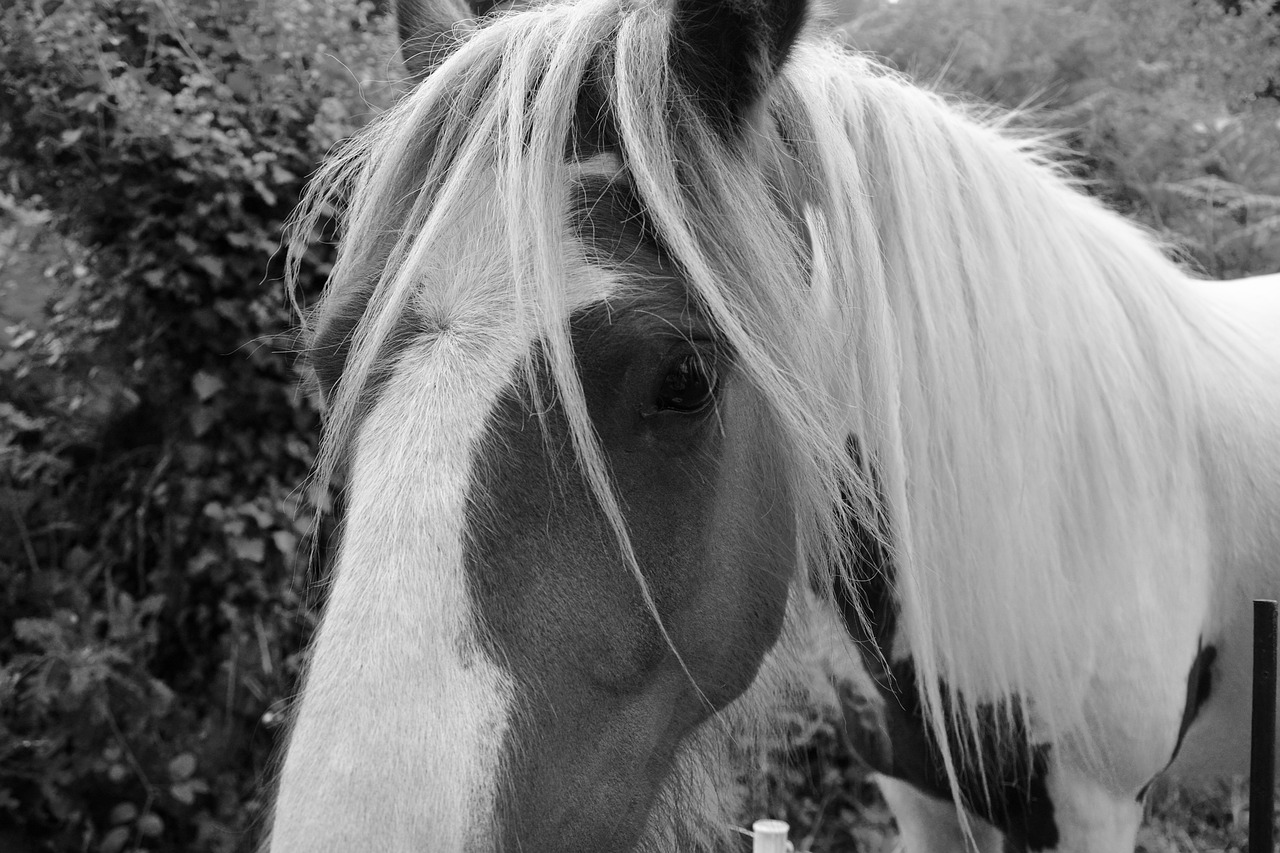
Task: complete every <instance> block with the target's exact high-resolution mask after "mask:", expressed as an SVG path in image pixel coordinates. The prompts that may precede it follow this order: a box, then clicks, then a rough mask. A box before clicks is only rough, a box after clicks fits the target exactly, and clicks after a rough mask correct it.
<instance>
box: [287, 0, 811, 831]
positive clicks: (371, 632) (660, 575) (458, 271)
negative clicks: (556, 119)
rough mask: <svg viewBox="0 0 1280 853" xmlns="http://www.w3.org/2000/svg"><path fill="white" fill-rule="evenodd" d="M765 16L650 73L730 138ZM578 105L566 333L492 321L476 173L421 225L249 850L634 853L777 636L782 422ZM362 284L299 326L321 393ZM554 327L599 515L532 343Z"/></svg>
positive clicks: (682, 43)
mask: <svg viewBox="0 0 1280 853" xmlns="http://www.w3.org/2000/svg"><path fill="white" fill-rule="evenodd" d="M789 8H792V11H793V12H794V15H793V17H795V18H796V20H794V21H790V23H788V21H787V20H784V18H786V16H785V15H781V16H779V15H773V16H772V17H768V18H767V20H765V19H761V20H757V19H756V18H755V17H752V15H750V14H745V13H743V12H742V11H741V10H739V9H736V7H735V8H729V7H725V9H724V10H721V8H720V7H719V5H718V4H715V3H711V4H705V5H704V4H698V3H685V4H683V5H682V6H681V8H680V9H678V10H677V11H676V17H677V27H676V31H675V32H673V35H672V44H673V45H675V46H677V47H678V50H676V51H675V55H673V57H672V61H673V63H675V64H676V69H675V70H676V71H677V73H678V75H680V76H682V77H684V78H685V79H686V80H687V81H689V88H692V89H695V90H698V91H694V92H692V93H691V94H692V95H693V96H694V98H695V99H696V100H698V101H699V102H704V103H706V104H708V123H709V124H710V125H712V126H713V127H714V129H715V131H716V132H717V133H721V134H723V136H724V138H725V139H726V140H728V141H730V142H731V143H732V142H733V141H734V140H735V138H736V137H737V136H738V135H739V134H741V133H743V132H744V128H745V127H746V126H747V124H748V123H749V121H750V120H751V116H750V115H748V113H750V112H751V110H752V109H754V107H755V105H756V101H758V99H759V97H760V96H761V94H762V92H763V90H764V88H765V83H766V82H767V81H765V80H762V79H758V78H759V75H761V74H763V73H765V71H766V70H768V68H769V67H770V66H769V65H768V63H776V62H780V61H781V57H782V56H783V55H785V52H786V46H787V44H788V43H789V39H790V38H791V37H792V36H793V35H794V31H795V28H796V26H798V16H799V14H800V8H799V7H798V6H796V5H795V4H791V7H789ZM720 11H725V14H727V15H728V16H729V18H728V19H726V20H720V19H719V18H718V17H717V16H718V14H719V12H720ZM775 11H776V10H775ZM511 23H512V25H513V29H514V23H515V22H514V20H513V21H512V22H511ZM722 24H723V26H722ZM735 27H736V28H737V29H739V30H741V31H742V32H741V35H742V36H743V38H741V39H733V38H726V36H725V33H726V32H727V31H728V30H731V29H733V28H735ZM681 28H683V31H682V30H681ZM748 36H750V38H748ZM762 40H764V42H767V44H765V43H764V42H762ZM698 45H703V46H705V50H703V51H702V52H701V53H698V55H697V56H694V55H692V54H689V55H686V54H682V53H681V52H680V51H694V52H695V53H697V50H696V48H697V46H698ZM734 45H737V47H736V48H734V47H733V46H734ZM735 50H738V51H742V52H743V55H742V56H737V55H736V54H735ZM748 54H749V56H748ZM761 57H764V60H761V59H760V58H761ZM695 60H698V61H695ZM704 60H705V61H704ZM699 62H701V64H699ZM716 69H719V70H718V71H717V73H716V74H712V73H711V72H712V71H716ZM424 70H425V69H424ZM695 75H700V76H697V79H696V82H697V83H698V84H699V85H697V86H695V85H693V83H694V78H695ZM701 84H705V86H703V85H701ZM589 86H590V84H589V83H586V82H584V91H583V92H582V93H580V99H581V100H582V102H583V103H584V104H593V105H595V107H594V108H593V109H591V110H590V111H589V112H590V113H591V114H590V115H589V116H588V117H587V118H588V119H589V120H588V121H586V122H580V124H582V126H581V127H579V128H577V130H576V131H575V132H576V133H578V134H580V135H581V136H582V138H580V139H571V140H566V143H567V144H566V146H565V150H567V151H571V152H575V154H574V155H572V156H571V158H570V159H573V160H576V161H580V162H575V163H574V164H573V165H574V167H575V169H574V174H575V175H577V176H578V178H577V183H576V184H575V187H574V188H572V191H571V192H570V196H571V197H572V199H573V201H572V202H571V205H570V207H571V209H570V210H568V211H566V213H567V215H568V217H569V221H570V222H571V225H572V227H571V228H570V229H569V230H570V231H571V240H572V242H573V245H572V246H566V247H565V256H566V257H568V258H573V259H574V260H571V261H569V262H567V268H566V274H567V278H566V280H565V281H564V282H563V283H562V285H561V286H562V287H563V288H564V291H565V292H564V294H562V296H563V299H562V302H563V304H565V305H566V306H567V307H566V309H565V310H566V312H567V313H566V315H565V316H563V317H560V318H558V319H556V318H546V317H541V315H540V317H541V319H537V320H534V319H531V318H530V317H529V316H526V315H524V313H523V312H522V311H521V307H520V305H519V304H518V302H517V301H515V300H513V298H512V296H511V292H512V291H511V288H510V286H509V285H510V276H511V267H510V264H509V263H508V262H507V259H506V258H503V257H501V256H500V253H498V252H495V251H494V247H495V246H503V245H508V243H506V239H507V236H508V235H505V234H502V233H495V231H494V228H493V225H492V223H494V222H495V221H498V222H501V221H505V219H504V216H505V211H504V209H503V204H504V202H503V199H502V197H501V193H500V191H499V186H498V185H497V184H496V183H493V182H490V183H488V184H486V183H485V182H484V181H483V180H481V181H480V182H479V183H477V184H476V186H475V187H473V188H470V189H471V190H473V191H468V192H465V193H463V195H465V196H466V203H465V204H460V205H458V206H457V207H456V210H455V211H454V213H455V214H456V215H451V216H449V217H444V218H442V220H441V221H442V222H445V223H446V224H444V225H441V226H439V231H438V233H437V232H431V233H432V234H433V235H434V236H433V237H432V242H431V247H432V253H433V256H432V257H431V258H430V259H429V260H427V261H425V262H423V263H421V264H420V266H421V268H420V269H418V268H414V269H413V275H414V279H415V282H414V291H413V292H414V296H413V297H412V298H411V299H410V300H409V302H408V304H407V306H406V308H405V312H404V314H405V316H403V317H401V318H400V319H399V320H397V321H396V323H395V325H396V330H395V331H394V332H392V333H390V334H389V335H388V336H387V338H386V341H387V343H386V345H384V346H381V348H380V349H378V351H377V364H376V366H375V367H373V368H371V372H370V373H369V377H370V378H369V379H368V380H367V382H366V384H367V385H369V386H370V387H369V388H366V389H365V390H363V391H362V392H361V393H362V394H363V396H362V403H361V407H360V409H361V411H362V413H363V414H362V415H361V416H360V417H359V419H358V423H357V426H356V427H355V429H354V431H353V433H352V435H353V438H352V440H351V442H350V446H351V450H350V454H349V487H348V510H347V518H346V522H345V532H344V538H343V543H342V550H341V553H340V554H339V557H338V564H337V567H336V569H335V571H334V578H333V581H332V587H331V590H330V596H329V602H328V605H327V609H326V613H325V616H324V620H323V622H322V625H321V627H320V629H319V631H318V632H317V636H316V639H315V642H314V645H313V648H312V657H311V668H310V671H309V673H308V678H307V682H306V686H305V690H304V693H303V695H302V698H301V702H300V704H299V708H298V711H297V715H296V722H295V728H294V732H293V735H292V740H291V743H290V746H289V750H288V753H287V756H286V759H285V762H284V765H283V769H282V773H281V781H280V793H279V797H278V801H277V804H276V819H275V825H274V828H273V837H272V849H274V850H293V849H298V850H308V851H314V850H348V849H388V850H390V849H405V850H409V849H429V850H435V849H440V850H467V851H473V850H474V851H481V850H496V849H512V850H520V849H525V850H543V849H557V850H565V851H573V850H581V851H598V850H627V849H634V848H637V847H641V848H645V849H648V848H649V847H650V846H651V845H649V844H646V843H645V839H646V838H649V840H650V841H652V838H653V837H652V833H653V832H655V830H654V828H653V824H652V821H650V812H651V810H652V808H653V806H654V802H655V800H656V798H657V797H658V796H659V795H660V794H661V793H663V790H662V789H663V786H664V785H667V784H669V777H670V775H671V772H672V767H673V764H674V763H675V762H676V761H677V756H678V754H679V753H680V751H681V750H682V749H684V748H685V747H687V745H688V744H689V742H690V741H691V739H692V736H693V734H694V733H695V730H696V729H697V728H698V727H699V725H700V724H702V723H705V722H706V721H707V720H708V718H709V717H711V716H712V715H713V714H715V713H716V712H717V711H719V710H721V709H723V708H724V707H725V706H726V705H727V704H729V703H730V702H731V701H733V700H734V699H735V698H736V697H738V696H739V695H740V694H741V693H742V692H743V691H744V690H745V689H746V688H747V687H748V686H749V685H750V684H751V683H752V681H753V680H754V679H755V678H756V675H757V671H758V669H759V667H760V665H761V661H762V659H763V657H764V655H765V653H766V652H767V651H768V650H769V649H770V648H771V647H772V645H773V644H774V642H775V641H776V639H777V637H778V633H779V630H780V628H781V624H782V621H783V614H784V612H785V610H786V606H787V598H788V589H789V586H790V583H791V579H792V577H793V576H794V574H795V563H796V532H795V529H794V517H795V508H794V506H793V504H792V501H791V498H790V495H789V493H788V489H787V485H786V482H787V481H786V476H785V475H786V471H785V470H784V469H785V465H784V463H783V454H782V453H781V452H780V450H779V448H780V447H781V442H780V433H779V430H778V428H777V426H776V424H775V423H774V421H773V418H772V416H771V414H770V410H769V407H768V406H767V405H766V404H765V401H764V400H763V399H762V395H761V394H759V393H758V392H757V391H756V390H755V389H754V388H753V386H752V384H751V383H750V382H749V381H747V378H746V377H745V375H744V374H743V373H742V372H741V371H739V370H738V369H737V364H736V358H735V353H734V352H733V350H732V347H730V346H728V345H727V344H726V343H725V341H724V340H723V339H722V337H721V335H720V334H719V330H717V329H716V328H715V324H714V323H713V322H712V320H711V319H710V317H709V315H708V313H707V312H706V311H704V310H703V307H702V306H701V305H700V304H699V302H698V300H697V298H696V297H695V296H694V295H693V294H692V293H691V291H690V290H689V289H688V288H686V285H685V282H684V280H683V279H682V277H681V275H680V272H679V269H678V265H677V264H676V263H675V262H674V261H673V260H672V259H671V258H670V257H669V256H668V254H667V252H665V251H664V249H663V247H662V245H661V240H660V238H659V236H658V235H657V231H656V229H655V228H654V227H652V225H651V224H650V223H649V222H648V219H647V217H646V215H645V209H644V204H643V201H642V199H641V198H640V197H639V195H638V194H637V192H636V191H635V190H634V189H633V188H632V184H631V181H630V179H629V178H628V176H627V174H626V173H625V170H623V169H622V168H621V164H622V163H624V162H625V152H622V151H619V150H616V149H615V148H613V147H612V146H613V145H614V144H616V141H617V139H618V138H619V136H618V134H617V133H616V132H613V130H612V129H610V128H607V127H606V128H605V130H606V132H601V128H602V126H604V125H608V123H609V122H608V120H607V117H605V116H602V113H601V111H600V109H599V108H598V107H599V105H601V104H603V102H604V100H603V95H602V93H600V92H593V91H588V89H589ZM721 102H723V103H721ZM712 104H720V106H719V107H716V108H715V109H711V108H710V106H711V105H712ZM588 125H589V127H588ZM583 152H585V154H584V153H583ZM602 163H603V164H606V165H608V166H609V167H608V168H605V169H603V170H597V169H596V168H595V167H596V166H599V165H600V164H602ZM597 173H598V175H599V176H598V177H593V175H597ZM397 227H398V226H396V225H394V224H387V225H384V226H379V227H374V228H373V229H372V232H371V237H370V240H371V241H372V243H371V244H376V241H377V240H380V239H384V237H385V235H386V234H388V233H391V232H392V231H394V230H395V229H396V228H397ZM348 239H351V238H350V237H348ZM368 257H370V258H371V259H372V261H371V262H372V263H375V264H376V262H377V258H376V252H374V253H373V254H370V255H368ZM371 276H372V278H375V279H376V278H377V275H376V272H374V271H372V270H356V271H355V273H354V274H352V275H351V280H352V282H353V283H354V284H353V286H352V287H351V288H350V292H349V293H347V294H346V295H345V296H344V295H343V294H342V293H341V292H337V293H336V295H335V296H331V297H329V302H328V303H327V305H326V307H325V310H324V312H323V315H322V323H321V328H320V333H319V336H318V338H317V340H315V341H314V342H313V344H314V346H313V350H314V352H315V353H316V354H317V365H316V367H317V373H318V375H319V376H320V378H321V382H322V384H323V385H325V386H328V388H329V391H330V392H332V390H333V389H332V384H333V383H334V382H335V381H336V378H337V377H339V376H341V375H342V374H343V373H344V371H346V370H348V369H350V366H349V365H348V364H347V361H348V350H349V349H350V348H351V344H350V342H351V341H352V340H353V339H359V334H357V330H358V329H359V328H361V327H363V328H367V327H368V324H367V323H366V322H365V321H364V320H362V316H363V315H364V314H366V313H367V312H369V311H373V310H377V309H375V308H370V307H369V305H370V304H371V303H372V300H371V299H370V294H369V292H368V291H367V290H366V289H364V287H363V285H361V284H360V282H362V281H367V280H369V279H370V277H371ZM566 321H567V323H568V327H569V330H570V333H569V337H568V345H569V347H568V348H569V350H571V354H572V355H571V359H570V361H571V366H570V368H569V369H570V370H571V371H572V373H573V374H574V375H575V377H576V383H575V384H576V385H579V386H580V387H581V390H582V396H581V402H582V404H583V406H584V408H585V411H584V412H583V411H579V410H574V411H577V412H578V414H579V415H585V419H586V422H587V424H588V425H589V432H591V433H592V434H593V435H594V438H595V441H596V445H597V446H598V449H599V457H600V460H601V461H602V463H603V466H602V467H603V469H604V471H605V472H606V474H607V480H608V483H609V491H608V494H612V495H613V499H614V501H615V502H616V503H615V504H614V505H615V506H616V507H617V510H616V511H615V512H614V514H613V516H612V518H611V516H610V510H608V509H607V508H606V507H607V506H608V505H609V501H608V500H605V499H604V498H603V494H602V492H601V491H600V490H599V488H598V480H597V483H596V486H594V487H593V485H592V482H591V478H590V477H589V476H588V475H587V468H586V465H587V464H588V463H586V462H584V457H583V456H582V455H581V453H580V451H581V449H582V448H581V444H580V441H579V440H578V439H576V438H575V436H574V434H573V431H572V430H571V429H570V422H571V418H570V417H569V412H568V410H566V408H565V406H566V403H565V399H566V396H565V393H564V392H565V391H566V388H565V387H562V386H563V382H562V380H563V379H564V374H563V373H560V374H558V375H559V380H558V379H557V374H556V371H553V370H551V369H550V365H551V364H552V363H554V358H555V353H556V352H557V350H556V348H555V347H554V346H551V345H549V343H548V338H547V335H548V334H550V333H551V330H549V329H547V328H539V327H538V323H539V322H542V323H547V322H566ZM551 340H555V339H554V338H552V339H551ZM526 368H527V369H526ZM575 399H577V398H576V397H575ZM618 522H621V523H620V524H618ZM622 531H625V536H623V535H620V533H621V532H622ZM667 846H670V845H667Z"/></svg>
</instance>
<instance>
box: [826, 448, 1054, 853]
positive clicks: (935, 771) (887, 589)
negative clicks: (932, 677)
mask: <svg viewBox="0 0 1280 853" xmlns="http://www.w3.org/2000/svg"><path fill="white" fill-rule="evenodd" d="M849 447H850V453H851V454H852V455H853V457H854V459H855V460H858V458H859V456H858V454H859V448H858V445H857V442H856V440H851V441H850V446H849ZM877 491H878V488H877ZM846 500H850V501H851V500H852V498H849V497H848V496H847V497H846ZM862 510H863V511H862V512H858V511H856V509H855V507H853V506H850V507H849V512H848V514H847V519H848V521H847V526H846V528H845V535H846V537H847V541H846V547H847V548H848V549H850V553H852V554H854V555H856V557H857V559H856V561H855V562H854V564H853V566H852V567H851V569H852V576H853V583H851V584H848V583H845V582H843V581H841V580H840V579H837V580H836V583H835V590H834V592H835V600H836V603H837V606H838V608H839V611H840V615H841V618H842V620H843V622H844V625H845V629H846V630H847V631H848V632H849V635H850V636H851V637H852V638H853V639H854V641H855V642H856V643H857V645H858V648H859V651H860V653H861V655H862V661H863V664H864V665H865V666H866V668H867V671H868V672H869V673H870V674H871V676H872V679H873V681H874V682H875V684H876V688H877V690H878V691H879V693H880V696H881V698H882V699H883V700H884V706H883V709H882V711H881V713H882V719H881V720H880V721H879V723H880V725H881V726H882V727H883V735H877V734H875V733H869V731H871V730H870V729H869V727H868V725H867V722H868V721H867V719H866V717H867V714H866V710H865V708H861V707H858V706H856V705H852V704H851V703H850V702H849V697H848V696H845V697H842V699H843V700H844V705H845V708H846V730H847V732H848V733H849V736H850V741H851V742H852V743H853V745H854V747H855V749H858V750H859V754H860V756H861V757H862V758H863V760H864V761H866V762H867V763H868V764H869V765H870V766H871V767H872V769H874V770H876V771H877V772H880V773H884V774H885V775H887V776H892V777H894V778H896V779H902V780H904V781H906V782H908V783H910V784H911V785H913V786H915V787H916V788H917V789H918V790H920V791H922V792H923V793H925V794H928V795H929V796H932V797H936V798H938V799H940V800H946V801H951V799H952V797H951V787H950V784H949V783H948V780H947V775H946V770H945V767H944V766H943V763H942V759H941V755H940V753H939V751H938V748H937V746H936V744H935V743H934V741H933V738H932V736H931V735H930V733H929V724H928V721H926V719H925V716H924V708H923V703H922V701H921V698H920V694H919V691H918V689H917V686H916V684H917V681H916V669H915V663H914V661H913V660H912V659H911V658H910V657H908V658H904V659H901V660H891V658H890V655H891V654H892V648H893V640H894V637H895V635H896V633H897V625H898V605H897V601H896V598H895V596H894V594H893V579H894V568H893V561H892V557H891V555H890V553H889V551H888V549H887V548H886V547H885V545H884V543H883V542H882V540H881V539H880V538H879V537H877V536H876V535H875V534H874V533H873V532H872V531H870V530H868V529H867V528H866V526H865V525H864V524H863V523H862V522H861V521H859V519H861V518H866V517H867V515H866V513H867V512H868V511H869V512H871V513H873V515H872V516H871V517H872V518H877V519H878V521H879V523H880V524H881V526H882V527H883V526H884V519H883V516H882V515H880V514H879V513H878V511H877V510H876V509H875V508H874V507H863V508H862ZM859 612H861V613H862V614H864V615H865V616H866V619H867V622H868V623H869V625H868V624H866V623H864V621H863V620H862V619H861V618H859ZM942 688H943V695H944V696H946V695H947V691H946V686H945V685H942ZM944 712H945V713H946V714H947V715H948V716H949V715H950V708H949V707H948V708H946V709H944ZM977 716H978V728H977V734H976V738H977V742H976V743H973V744H972V746H973V751H974V753H975V754H976V755H980V756H981V766H982V767H983V768H984V769H985V770H986V773H985V774H982V775H980V774H979V773H978V769H977V768H978V762H977V761H976V760H975V761H971V762H969V763H967V764H965V765H961V766H960V767H958V768H957V769H958V771H959V772H958V776H959V783H960V792H961V796H962V797H963V799H964V802H965V804H966V806H967V808H968V809H969V810H970V811H971V812H972V813H974V814H976V815H978V816H979V817H981V818H983V819H984V820H986V821H987V822H989V823H991V824H992V825H993V826H995V827H996V828H998V829H1000V830H1001V831H1002V832H1004V833H1005V835H1006V837H1007V841H1008V843H1009V844H1010V845H1012V846H1013V847H1014V849H1018V850H1029V851H1036V850H1047V849H1052V848H1054V847H1056V846H1057V844H1058V840H1059V832H1058V827H1057V823H1056V822H1055V820H1054V808H1053V801H1052V799H1051V798H1050V796H1049V791H1048V786H1047V773H1048V766H1049V749H1050V748H1049V746H1048V745H1043V744H1042V745H1036V746H1033V747H1031V748H1030V749H1029V750H1024V749H1021V748H1019V747H1020V745H1022V744H1025V743H1027V738H1026V728H1025V721H1024V720H1023V719H1022V717H1021V714H1020V713H1018V711H1017V709H1016V707H1013V708H1012V709H1011V710H1008V711H1005V710H1004V709H1001V708H998V707H996V706H994V705H982V706H980V707H979V708H978V712H977ZM1001 729H1003V731H1005V733H1006V735H1005V737H1004V738H1003V739H1002V740H1001V741H999V742H997V741H996V739H995V738H994V737H992V736H989V735H988V734H984V733H993V732H995V731H998V730H1001ZM948 734H949V736H950V738H951V740H952V741H953V742H958V741H959V738H960V734H959V732H956V731H949V732H948Z"/></svg>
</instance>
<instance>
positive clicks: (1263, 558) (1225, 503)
mask: <svg viewBox="0 0 1280 853" xmlns="http://www.w3.org/2000/svg"><path fill="white" fill-rule="evenodd" d="M1192 287H1194V289H1195V292H1196V296H1197V298H1198V299H1200V300H1202V304H1203V305H1204V307H1205V310H1206V311H1208V312H1212V313H1213V314H1214V315H1215V316H1216V317H1217V318H1218V321H1219V324H1220V326H1219V328H1220V329H1221V334H1220V336H1219V337H1217V338H1215V339H1213V340H1211V341H1206V342H1205V344H1204V346H1202V347H1201V348H1200V350H1199V356H1200V358H1201V359H1202V363H1203V369H1204V370H1205V372H1206V374H1207V375H1208V377H1209V378H1208V380H1207V381H1206V383H1205V385H1206V388H1207V389H1208V391H1207V392H1208V395H1209V397H1208V400H1207V402H1206V407H1205V425H1204V430H1203V434H1204V437H1205V438H1204V441H1205V444H1206V446H1207V447H1208V448H1209V452H1208V454H1207V457H1208V459H1210V460H1211V463H1210V464H1211V465H1212V473H1211V475H1210V478H1209V480H1210V483H1211V484H1212V485H1211V493H1212V494H1213V495H1214V501H1213V507H1212V515H1211V520H1210V525H1209V526H1210V528H1211V529H1212V530H1213V531H1214V532H1215V536H1216V541H1215V547H1214V565H1213V567H1212V578H1213V582H1212V586H1211V589H1210V591H1209V595H1208V597H1207V600H1208V601H1209V602H1210V605H1209V612H1208V614H1207V616H1206V619H1205V624H1204V626H1203V628H1202V629H1201V630H1202V633H1203V636H1204V642H1205V644H1206V645H1212V646H1214V647H1215V648H1216V649H1218V650H1219V651H1218V655H1219V656H1220V662H1219V663H1218V664H1217V665H1216V666H1214V667H1213V668H1212V670H1211V674H1210V679H1211V684H1210V686H1209V689H1210V695H1209V698H1208V700H1207V701H1206V702H1205V703H1204V706H1203V707H1202V708H1201V709H1200V713H1199V716H1198V717H1197V719H1196V721H1195V722H1194V723H1193V724H1192V725H1191V727H1190V728H1189V730H1188V732H1187V737H1186V739H1185V742H1184V743H1183V745H1182V748H1181V749H1180V750H1179V753H1178V756H1177V758H1176V759H1175V760H1174V762H1173V764H1172V765H1171V767H1170V773H1171V774H1172V775H1174V776H1176V777H1179V778H1180V779H1182V780H1183V781H1185V782H1190V783H1194V782H1196V781H1198V780H1203V779H1211V778H1220V777H1223V776H1227V775H1231V774H1236V775H1243V774H1245V773H1247V772H1248V767H1249V752H1248V747H1249V742H1248V738H1247V737H1246V736H1245V733H1247V732H1248V731H1249V729H1250V719H1249V715H1250V704H1249V701H1248V697H1249V696H1250V694H1251V689H1252V688H1251V677H1252V660H1253V642H1252V630H1253V625H1252V609H1251V607H1250V602H1251V600H1252V599H1254V598H1275V597H1276V595H1277V594H1278V593H1280V579H1278V577H1277V568H1276V554H1277V553H1280V524H1278V523H1277V519H1280V460H1277V458H1276V454H1275V452H1274V450H1275V448H1277V447H1280V340H1278V339H1277V336H1276V334H1275V331H1276V329H1280V276H1276V275H1271V276H1257V277H1255V278H1250V279H1240V280H1236V281H1226V282H1193V283H1192Z"/></svg>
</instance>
